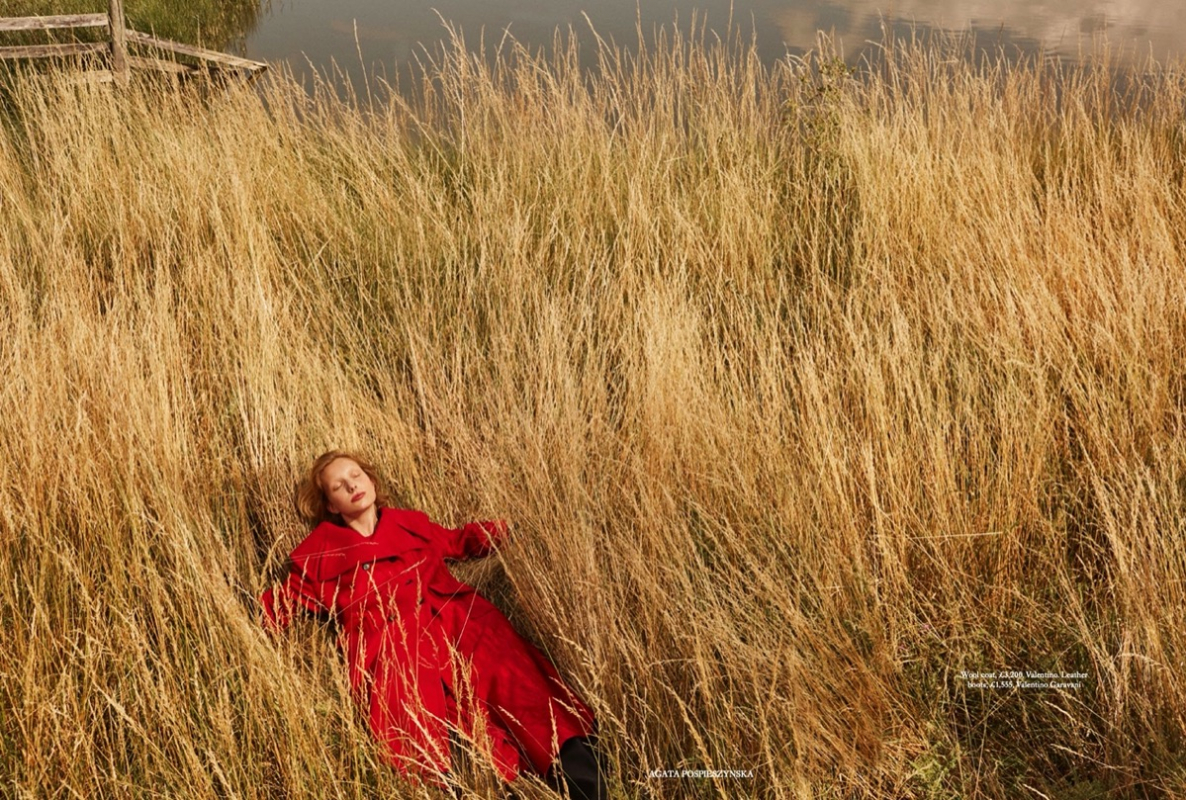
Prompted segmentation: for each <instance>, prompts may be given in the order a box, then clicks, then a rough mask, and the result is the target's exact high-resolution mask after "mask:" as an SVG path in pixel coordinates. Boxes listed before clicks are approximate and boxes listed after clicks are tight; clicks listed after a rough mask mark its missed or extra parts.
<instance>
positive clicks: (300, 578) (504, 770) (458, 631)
mask: <svg viewBox="0 0 1186 800" xmlns="http://www.w3.org/2000/svg"><path fill="white" fill-rule="evenodd" d="M387 503H388V500H387V497H386V494H385V492H384V490H383V487H382V484H381V482H380V481H379V479H378V477H377V474H376V472H375V470H374V468H373V467H372V466H371V465H370V464H369V463H367V462H366V461H365V460H363V459H362V458H359V457H357V456H355V455H352V454H350V453H344V452H339V451H331V452H328V453H325V454H323V455H321V456H320V457H319V458H318V459H317V460H316V461H315V462H314V464H313V467H312V469H311V470H310V471H309V476H308V478H307V479H306V480H305V481H304V483H303V484H302V485H301V487H300V490H299V494H298V506H299V510H300V512H301V514H302V515H303V516H305V518H306V519H307V520H309V521H310V522H311V523H312V524H314V525H315V526H316V527H314V529H313V531H312V532H311V533H310V534H309V535H308V536H307V537H305V540H304V541H302V542H301V543H300V544H299V545H297V547H296V549H294V550H293V551H292V554H291V556H290V564H289V571H288V575H287V577H286V578H285V580H284V581H283V582H282V583H280V584H278V585H276V586H275V587H273V588H270V589H268V590H267V591H265V592H264V594H263V596H262V597H261V602H262V603H263V610H264V621H265V624H266V626H267V627H268V628H269V630H273V631H279V630H282V629H284V628H285V627H287V625H288V624H289V622H290V621H291V620H292V617H293V614H294V612H297V611H300V610H302V609H303V610H307V611H310V612H313V613H316V614H322V615H328V616H329V617H331V618H332V619H333V620H335V621H336V622H337V624H338V630H339V636H338V644H339V647H340V648H341V649H342V650H343V651H344V652H345V655H346V660H347V664H348V667H349V670H350V685H351V687H352V688H353V690H354V695H355V698H356V699H357V700H358V702H360V703H361V704H362V706H363V708H364V709H365V710H366V712H367V718H368V720H369V722H370V726H371V730H372V731H373V733H374V735H375V736H376V738H378V739H379V741H380V742H382V743H383V744H384V745H385V746H386V748H387V751H388V754H389V756H390V758H391V760H392V761H393V762H394V763H395V765H396V766H397V767H398V768H399V770H400V772H401V773H402V774H403V775H405V776H407V777H408V778H410V779H411V780H413V781H415V780H416V779H417V775H419V776H423V777H426V778H427V779H428V780H429V781H431V782H432V783H436V784H438V785H445V782H444V780H443V778H444V776H445V775H446V774H448V772H449V771H450V767H451V764H452V753H451V746H450V742H451V739H453V738H454V737H455V736H456V734H457V733H460V734H462V735H464V736H466V737H469V738H470V739H471V740H474V741H475V742H477V743H478V745H479V747H480V749H482V750H484V751H485V752H488V753H489V756H490V758H491V760H492V763H493V764H494V766H495V768H496V769H497V771H498V773H499V774H500V775H501V776H502V777H503V779H505V780H506V781H513V780H514V779H515V778H516V777H517V776H518V775H519V774H520V773H521V772H524V771H527V772H533V773H535V774H537V775H541V776H544V777H545V779H547V780H548V782H549V783H550V784H551V785H552V786H553V787H554V788H557V789H558V788H559V785H560V782H561V778H562V779H563V782H564V783H565V784H566V785H567V787H568V791H569V794H570V795H571V796H572V797H573V798H589V800H593V798H597V799H598V800H600V799H601V798H604V797H605V788H604V785H605V784H604V779H603V778H602V777H601V775H600V771H599V768H598V762H597V760H596V758H595V754H594V751H593V749H592V746H591V741H592V738H591V737H593V735H594V733H595V721H594V718H593V713H592V712H591V711H590V710H589V708H588V706H586V705H585V704H584V703H583V702H582V701H581V700H580V698H578V697H577V696H576V695H575V694H574V693H573V692H572V690H571V689H569V688H568V687H567V686H566V685H565V683H564V681H563V680H562V679H561V678H560V675H559V674H558V673H557V672H556V668H555V667H554V666H553V665H552V664H551V662H549V661H548V660H547V659H546V658H545V657H544V655H543V654H542V653H540V652H539V650H538V649H536V648H535V647H534V646H533V645H532V644H530V643H529V642H527V641H525V640H524V639H523V638H521V637H520V636H519V635H518V634H517V633H516V632H515V630H514V628H512V627H511V624H510V622H509V621H508V620H507V619H506V617H504V616H503V615H502V613H501V612H500V611H499V610H498V609H497V608H495V607H494V605H492V604H491V603H490V602H489V601H487V600H486V599H485V598H483V597H481V596H480V595H478V594H477V593H476V592H475V591H474V589H473V587H471V586H468V585H466V584H464V583H462V582H460V581H458V580H457V579H456V578H454V577H453V576H452V575H451V574H450V572H449V570H448V568H447V567H446V566H445V560H446V559H454V560H460V559H465V558H470V557H474V556H482V555H485V554H486V553H488V552H490V550H491V549H492V548H493V547H494V546H495V545H496V544H497V543H499V542H501V541H502V540H503V539H504V538H505V537H506V534H507V526H506V524H505V523H504V522H502V521H497V522H473V523H469V524H467V525H464V526H462V527H460V528H456V529H450V528H445V527H442V526H440V525H437V524H436V523H434V522H432V521H431V520H429V518H428V516H427V515H426V514H424V513H423V512H421V511H414V510H410V509H397V508H390V507H388V506H387ZM557 758H559V770H558V772H559V774H557V769H556V768H555V767H554V766H553V762H554V761H555V760H556V759H557Z"/></svg>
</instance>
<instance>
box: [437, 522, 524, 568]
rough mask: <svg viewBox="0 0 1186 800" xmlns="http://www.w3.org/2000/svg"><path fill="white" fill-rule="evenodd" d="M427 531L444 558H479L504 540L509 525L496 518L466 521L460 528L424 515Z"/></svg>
mask: <svg viewBox="0 0 1186 800" xmlns="http://www.w3.org/2000/svg"><path fill="white" fill-rule="evenodd" d="M424 519H425V521H426V522H427V528H428V531H429V533H431V534H432V536H433V538H434V539H435V540H436V541H437V543H438V544H439V545H440V548H441V552H442V555H443V557H444V558H448V559H451V560H453V561H464V560H465V559H467V558H481V557H482V556H484V555H488V554H489V553H490V552H491V551H492V550H494V549H495V548H496V547H497V546H498V545H500V544H502V543H503V542H505V541H506V539H507V535H508V534H509V526H508V525H507V522H506V520H502V519H496V520H489V521H484V522H467V523H466V524H465V525H462V526H461V527H460V528H446V527H445V526H443V525H438V524H437V523H435V522H433V521H432V520H430V519H428V516H427V515H425V517H424Z"/></svg>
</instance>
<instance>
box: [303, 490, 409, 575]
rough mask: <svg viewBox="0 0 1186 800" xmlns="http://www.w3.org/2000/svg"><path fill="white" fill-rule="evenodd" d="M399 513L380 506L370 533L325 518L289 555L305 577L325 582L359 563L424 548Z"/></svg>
mask: <svg viewBox="0 0 1186 800" xmlns="http://www.w3.org/2000/svg"><path fill="white" fill-rule="evenodd" d="M401 516H402V515H401V514H400V512H399V510H398V509H394V508H380V509H379V520H378V522H377V523H376V524H375V532H374V533H373V534H371V535H370V536H363V535H362V534H361V533H359V532H358V531H356V530H354V529H353V528H350V527H347V526H344V525H338V524H336V523H333V522H330V521H329V520H326V521H324V522H322V523H321V524H320V525H318V526H317V527H316V528H314V529H313V531H312V532H311V533H310V534H309V535H308V536H306V537H305V539H304V541H302V542H301V543H300V544H299V545H297V546H296V548H295V549H294V550H293V551H292V554H291V555H290V556H289V557H290V558H291V559H292V562H293V564H294V565H295V566H296V567H297V568H298V569H299V570H301V571H302V572H303V573H304V574H305V575H306V576H308V577H310V578H312V579H314V580H317V581H327V580H330V579H331V578H335V577H337V576H338V575H341V574H342V573H343V572H346V571H348V570H350V569H353V568H354V567H357V566H358V565H360V564H363V563H369V562H372V561H378V560H380V559H384V558H395V557H397V556H400V555H402V554H404V553H405V552H407V551H408V550H409V549H419V548H421V547H423V546H424V545H425V544H426V540H424V539H423V538H422V537H419V536H416V535H414V534H413V533H411V532H410V531H408V530H407V529H406V528H405V527H404V526H403V525H401V524H400V519H399V518H400V517H401Z"/></svg>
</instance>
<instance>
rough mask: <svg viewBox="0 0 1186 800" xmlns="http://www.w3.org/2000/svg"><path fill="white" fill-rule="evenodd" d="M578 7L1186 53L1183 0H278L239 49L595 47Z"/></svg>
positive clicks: (610, 20)
mask: <svg viewBox="0 0 1186 800" xmlns="http://www.w3.org/2000/svg"><path fill="white" fill-rule="evenodd" d="M582 12H585V13H587V15H588V19H589V21H590V22H591V23H592V25H593V28H594V29H595V30H596V31H597V34H598V35H600V36H602V37H603V38H605V39H606V40H608V41H614V42H616V43H618V44H621V45H624V46H626V47H633V46H635V45H636V43H637V40H638V35H637V31H638V30H639V27H640V26H641V30H642V31H643V33H644V35H646V36H650V35H651V34H652V33H653V31H654V30H655V29H656V28H658V27H662V26H666V27H668V28H670V27H671V26H672V25H673V24H678V25H679V26H680V27H681V29H684V30H686V29H687V27H688V25H689V24H690V23H691V20H692V19H693V17H694V16H695V17H697V18H698V19H705V20H707V25H708V27H709V28H710V29H713V30H717V31H724V30H727V29H728V26H729V23H730V20H732V22H733V24H734V26H735V27H739V28H740V29H741V31H742V34H743V36H744V37H746V38H747V39H748V38H749V37H750V36H752V37H753V39H754V41H755V43H756V45H757V48H758V52H759V54H760V55H761V56H762V58H763V59H764V60H766V61H767V62H772V61H774V60H775V59H778V58H780V57H783V56H785V55H786V54H788V53H792V54H801V53H803V52H806V51H807V50H810V49H812V48H813V47H814V46H815V44H816V37H817V32H818V31H821V30H823V31H827V32H832V33H834V35H835V36H836V38H837V41H838V43H839V45H840V47H841V48H842V50H843V52H844V54H845V56H846V58H847V59H848V60H849V61H850V62H855V61H856V60H858V59H859V58H860V56H861V55H862V54H864V53H866V52H868V50H869V48H870V47H872V46H873V45H872V44H871V43H872V42H876V41H880V40H881V39H882V35H883V29H888V30H891V31H894V32H896V33H897V34H904V35H909V32H910V29H911V28H912V27H914V28H916V29H918V30H922V31H934V30H948V31H958V32H971V33H973V34H975V36H976V38H977V42H978V44H979V45H980V46H982V47H986V48H996V47H1003V48H1004V49H1005V50H1006V51H1007V52H1013V53H1033V52H1036V51H1037V50H1039V49H1041V50H1043V51H1044V52H1047V53H1051V54H1056V55H1061V56H1066V57H1072V58H1073V57H1075V56H1076V54H1077V53H1078V52H1079V50H1080V48H1083V49H1090V48H1091V46H1092V39H1093V37H1096V36H1098V35H1099V34H1104V35H1106V37H1107V40H1108V42H1109V44H1110V46H1111V47H1112V48H1113V49H1114V50H1117V51H1119V52H1120V55H1121V60H1124V61H1128V62H1129V63H1131V62H1132V61H1134V60H1135V59H1138V58H1144V57H1147V56H1149V55H1152V56H1154V57H1155V58H1158V59H1159V60H1166V59H1169V58H1180V57H1182V56H1183V55H1186V43H1184V39H1186V4H1181V3H1165V2H1163V1H1162V0H1095V1H1094V2H1092V0H1087V2H1084V0H896V2H894V3H892V4H887V3H885V2H884V0H835V1H834V2H802V1H801V0H734V2H732V3H731V2H730V1H729V0H699V1H698V2H695V3H692V2H684V1H683V0H677V1H676V2H672V0H639V2H637V3H635V2H616V3H615V2H605V1H604V0H603V2H597V3H589V2H585V1H583V0H547V1H546V2H545V0H481V1H480V2H479V1H475V0H437V2H435V4H434V5H433V6H432V7H430V6H429V5H428V4H426V3H423V2H410V1H409V0H335V1H334V2H328V1H327V0H276V2H275V3H274V5H273V8H272V11H271V13H270V14H269V15H268V16H267V17H266V18H265V19H264V20H263V21H262V23H261V24H259V25H258V26H257V27H256V28H255V30H254V31H253V32H252V33H251V34H250V35H249V36H248V37H247V40H246V50H245V52H246V54H247V55H248V56H249V57H252V58H262V59H267V60H286V61H287V62H288V63H289V64H290V65H291V66H292V67H293V69H294V71H295V72H296V73H297V74H298V75H299V74H306V75H307V74H308V73H309V71H310V70H312V69H317V70H321V71H327V70H329V69H330V65H331V64H337V65H338V67H339V68H341V69H343V70H345V71H346V72H347V73H349V74H350V75H351V76H352V77H354V78H358V77H360V76H361V73H362V71H363V65H366V67H367V69H368V70H371V71H378V72H379V73H380V74H385V73H389V72H391V71H393V70H397V69H400V68H403V67H406V65H407V64H409V63H410V62H411V61H412V60H413V59H415V58H416V57H417V54H421V55H422V54H423V53H424V51H425V49H427V50H428V51H429V52H432V51H434V50H436V48H438V47H439V46H440V44H441V42H442V41H444V40H445V39H446V38H447V31H446V30H445V27H444V25H443V23H442V20H448V21H449V22H450V23H452V24H454V25H456V26H457V27H458V28H459V29H460V30H461V31H463V32H464V35H465V39H466V42H467V45H468V46H469V47H470V48H475V49H476V47H477V46H478V42H479V40H480V39H483V38H484V40H485V43H486V45H487V48H488V49H489V48H491V47H493V46H495V45H496V44H497V43H498V41H499V39H500V38H501V36H502V34H503V32H504V31H509V33H510V34H511V35H513V36H514V37H515V39H516V40H517V41H519V42H520V43H522V44H524V45H525V46H527V47H528V49H531V50H533V51H534V50H537V49H540V48H543V49H548V48H549V46H550V44H551V42H552V40H553V37H554V34H555V31H556V29H557V28H559V29H561V30H564V31H566V30H568V29H569V28H570V27H571V28H572V29H573V30H574V31H576V33H577V35H578V40H579V41H580V42H581V46H582V50H584V51H591V50H592V49H593V46H594V37H593V34H592V33H591V32H590V28H589V23H588V22H586V20H585V17H584V15H583V14H582ZM677 20H678V23H677ZM586 55H587V56H588V55H589V53H586Z"/></svg>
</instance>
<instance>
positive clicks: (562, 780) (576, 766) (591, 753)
mask: <svg viewBox="0 0 1186 800" xmlns="http://www.w3.org/2000/svg"><path fill="white" fill-rule="evenodd" d="M596 743H597V740H596V737H586V736H574V737H572V738H571V739H567V740H565V741H564V742H563V743H562V744H561V745H560V753H559V762H560V763H559V764H553V765H552V767H551V769H549V770H548V773H547V774H546V775H545V776H544V782H545V783H547V784H548V785H549V786H551V787H552V788H553V789H555V790H556V792H557V793H559V794H563V793H564V791H563V790H564V789H567V793H568V796H569V798H571V800H606V798H607V797H608V795H607V794H606V779H605V775H606V768H605V765H604V764H603V763H602V761H601V758H600V755H599V753H598V752H597V750H596V749H594V748H595V746H596ZM449 746H450V749H451V751H452V755H453V763H457V760H458V758H459V755H460V750H459V745H458V741H457V734H456V733H455V732H454V730H453V728H452V727H450V728H449ZM562 787H563V788H562ZM454 794H455V795H456V796H458V797H460V796H461V787H457V788H456V789H455V790H454ZM512 797H513V795H512Z"/></svg>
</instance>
